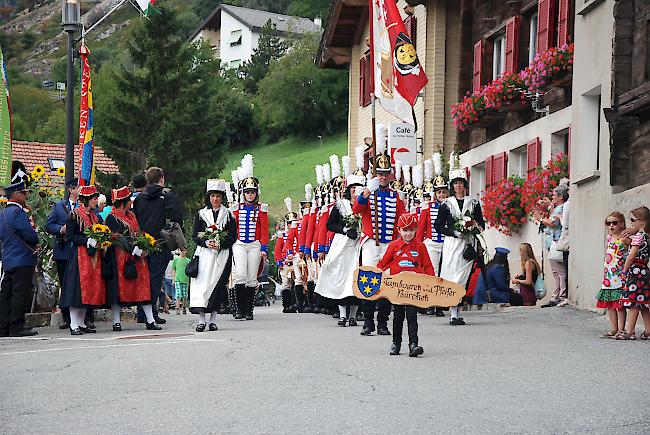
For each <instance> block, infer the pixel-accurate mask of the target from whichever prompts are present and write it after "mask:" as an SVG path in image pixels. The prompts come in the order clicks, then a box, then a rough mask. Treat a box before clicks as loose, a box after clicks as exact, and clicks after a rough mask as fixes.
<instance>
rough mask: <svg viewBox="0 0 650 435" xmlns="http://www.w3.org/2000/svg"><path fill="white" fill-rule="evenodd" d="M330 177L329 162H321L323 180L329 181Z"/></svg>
mask: <svg viewBox="0 0 650 435" xmlns="http://www.w3.org/2000/svg"><path fill="white" fill-rule="evenodd" d="M331 179H332V178H331V177H330V165H329V163H323V181H324V182H326V183H329V181H330V180H331Z"/></svg>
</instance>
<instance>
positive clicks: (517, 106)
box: [500, 100, 530, 112]
mask: <svg viewBox="0 0 650 435" xmlns="http://www.w3.org/2000/svg"><path fill="white" fill-rule="evenodd" d="M528 109H530V102H529V101H521V100H516V101H514V102H513V103H512V104H505V105H503V106H502V107H501V109H500V110H501V111H504V112H521V111H524V110H528Z"/></svg>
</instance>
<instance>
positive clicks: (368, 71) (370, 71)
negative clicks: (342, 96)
mask: <svg viewBox="0 0 650 435" xmlns="http://www.w3.org/2000/svg"><path fill="white" fill-rule="evenodd" d="M373 72H374V71H373V69H372V63H371V62H370V55H369V54H368V55H367V56H366V103H365V104H364V105H365V106H367V105H369V104H370V103H371V102H372V98H371V97H370V94H372V93H373V92H374V90H373V89H372V82H373V80H372V74H373Z"/></svg>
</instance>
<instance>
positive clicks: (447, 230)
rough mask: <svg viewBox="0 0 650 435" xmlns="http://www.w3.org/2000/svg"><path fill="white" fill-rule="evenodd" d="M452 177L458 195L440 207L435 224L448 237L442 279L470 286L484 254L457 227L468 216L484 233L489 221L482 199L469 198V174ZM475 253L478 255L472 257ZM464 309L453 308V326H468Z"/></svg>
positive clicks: (458, 171)
mask: <svg viewBox="0 0 650 435" xmlns="http://www.w3.org/2000/svg"><path fill="white" fill-rule="evenodd" d="M449 178H450V179H451V181H450V182H449V185H450V190H453V191H454V195H453V196H450V197H449V198H447V200H446V201H445V202H444V203H443V204H442V205H441V206H440V209H439V211H438V217H437V218H436V222H435V225H434V227H435V230H436V231H437V232H438V233H440V234H444V235H445V236H446V237H445V240H444V242H443V246H442V266H441V267H440V277H441V278H444V279H447V280H449V281H453V282H455V283H457V284H460V285H462V286H465V287H466V286H467V283H468V281H469V278H470V275H471V273H472V265H473V264H474V260H476V259H477V258H478V255H477V252H478V251H480V249H479V248H478V246H479V244H480V243H479V240H478V239H477V237H475V236H464V235H463V234H462V233H461V232H460V231H458V230H457V225H456V224H457V223H458V222H463V220H464V219H465V217H468V218H469V219H471V220H473V221H474V222H475V223H476V225H477V226H478V227H479V228H481V230H484V229H485V220H484V219H483V212H482V210H481V204H480V203H479V202H478V200H477V199H475V198H470V197H467V196H465V195H466V190H467V189H468V188H469V183H468V181H467V176H466V174H465V171H464V170H463V169H453V170H451V171H450V172H449ZM468 246H471V248H468ZM472 248H473V249H472ZM471 251H473V253H474V255H470V254H472V252H471ZM472 257H474V258H472ZM479 260H480V259H479ZM461 306H462V303H461V305H459V306H458V307H451V308H450V310H449V311H450V312H451V319H450V321H449V323H450V324H451V325H464V324H465V321H464V320H463V318H462V317H460V316H459V313H460V307H461Z"/></svg>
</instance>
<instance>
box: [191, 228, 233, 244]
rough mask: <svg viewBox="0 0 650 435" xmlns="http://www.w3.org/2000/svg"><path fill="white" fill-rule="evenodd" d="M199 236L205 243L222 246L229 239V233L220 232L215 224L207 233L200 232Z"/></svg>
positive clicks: (206, 230) (207, 229)
mask: <svg viewBox="0 0 650 435" xmlns="http://www.w3.org/2000/svg"><path fill="white" fill-rule="evenodd" d="M198 236H199V237H200V238H201V240H203V241H204V242H217V244H218V245H219V246H221V245H222V244H223V243H224V242H225V241H226V237H228V231H226V230H220V229H219V228H218V227H217V226H216V225H215V224H212V225H210V226H209V227H207V228H206V229H205V231H200V232H199V233H198Z"/></svg>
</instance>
